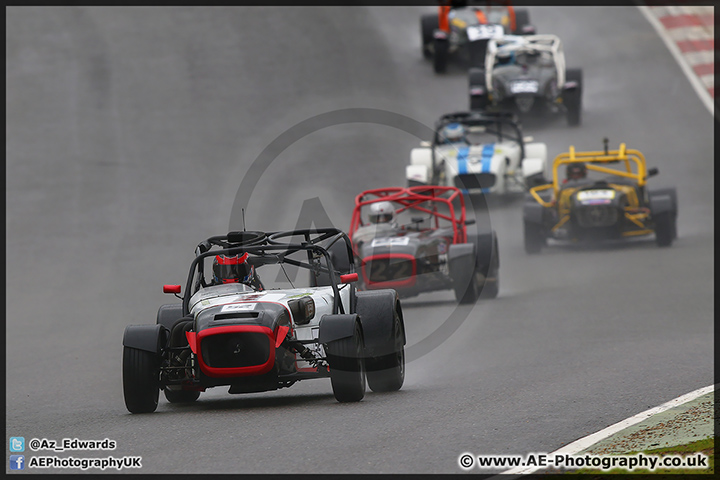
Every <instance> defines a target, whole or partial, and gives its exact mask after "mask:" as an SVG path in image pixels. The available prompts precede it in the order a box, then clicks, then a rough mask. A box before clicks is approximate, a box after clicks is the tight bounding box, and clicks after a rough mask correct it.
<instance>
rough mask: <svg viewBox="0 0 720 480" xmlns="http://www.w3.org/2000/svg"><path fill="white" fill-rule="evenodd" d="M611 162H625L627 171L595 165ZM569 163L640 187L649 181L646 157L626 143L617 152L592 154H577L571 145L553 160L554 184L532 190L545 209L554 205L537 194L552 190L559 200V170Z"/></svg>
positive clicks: (593, 152) (592, 152)
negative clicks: (625, 179)
mask: <svg viewBox="0 0 720 480" xmlns="http://www.w3.org/2000/svg"><path fill="white" fill-rule="evenodd" d="M610 162H623V163H624V167H625V169H624V170H620V169H615V168H608V167H605V166H602V165H595V163H600V164H602V163H610ZM631 162H632V163H631ZM569 163H584V164H585V165H586V167H587V169H588V170H594V171H596V172H601V173H607V174H609V175H617V176H620V177H626V178H631V179H633V180H635V181H636V182H637V184H638V186H639V187H643V186H645V180H646V179H647V168H646V166H645V156H644V155H643V154H642V153H641V152H640V151H639V150H634V149H627V148H626V147H625V144H624V143H621V144H620V148H619V149H617V150H609V151H607V150H606V151H591V152H576V151H575V147H574V146H572V145H571V146H570V150H569V151H568V152H564V153H561V154H560V155H558V156H557V157H555V160H553V182H552V183H548V184H546V185H539V186H537V187H533V188H531V189H530V194H531V195H532V196H533V198H534V199H535V200H536V201H537V202H538V203H539V204H540V205H542V206H543V207H546V208H551V207H552V206H553V204H552V203H548V202H546V201H544V200H543V199H542V198H541V197H540V195H538V193H537V192H540V191H542V190H547V189H549V188H552V189H553V192H554V197H555V198H557V197H558V192H559V191H560V181H559V180H558V168H560V166H562V165H567V164H569ZM633 163H634V164H635V165H636V166H637V170H636V171H633Z"/></svg>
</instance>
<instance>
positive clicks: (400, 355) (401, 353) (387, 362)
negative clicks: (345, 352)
mask: <svg viewBox="0 0 720 480" xmlns="http://www.w3.org/2000/svg"><path fill="white" fill-rule="evenodd" d="M393 324H394V326H393V331H394V332H395V333H394V336H393V342H394V344H393V353H391V354H389V355H385V356H383V357H379V358H368V359H367V360H366V361H365V367H366V370H367V372H366V373H367V383H368V386H369V387H370V390H372V391H373V392H394V391H397V390H400V388H401V387H402V385H403V382H404V381H405V345H403V337H404V335H403V327H402V322H401V321H400V315H399V314H398V312H397V310H395V315H394V318H393Z"/></svg>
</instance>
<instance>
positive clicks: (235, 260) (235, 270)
mask: <svg viewBox="0 0 720 480" xmlns="http://www.w3.org/2000/svg"><path fill="white" fill-rule="evenodd" d="M247 260H248V253H247V252H245V253H244V254H242V255H239V254H238V255H215V259H214V260H213V285H223V284H227V283H242V284H244V285H247V286H249V287H250V288H252V289H253V290H263V286H262V283H261V282H260V278H258V276H257V275H255V266H254V265H250V264H249V263H248V261H247Z"/></svg>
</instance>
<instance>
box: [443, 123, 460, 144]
mask: <svg viewBox="0 0 720 480" xmlns="http://www.w3.org/2000/svg"><path fill="white" fill-rule="evenodd" d="M442 135H443V137H445V141H446V142H447V143H455V142H462V141H463V140H464V139H465V127H463V126H462V125H460V124H459V123H448V124H447V125H445V127H444V128H443V130H442Z"/></svg>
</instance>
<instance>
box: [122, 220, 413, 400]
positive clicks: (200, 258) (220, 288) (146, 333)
mask: <svg viewBox="0 0 720 480" xmlns="http://www.w3.org/2000/svg"><path fill="white" fill-rule="evenodd" d="M328 249H332V250H333V252H334V255H335V256H337V255H339V254H344V256H345V259H344V261H343V264H344V267H343V269H344V270H343V271H338V270H337V269H336V266H335V265H334V263H333V259H332V256H331V255H330V253H329V251H328ZM241 253H242V254H245V253H247V254H248V260H247V262H248V264H249V265H251V266H252V267H253V268H254V269H255V271H256V273H257V277H256V278H257V279H258V280H257V281H258V284H257V285H258V286H254V287H250V286H248V285H245V284H242V283H226V284H220V285H216V284H214V283H213V281H212V280H211V278H212V277H211V275H212V260H213V259H214V258H215V256H216V255H220V254H222V255H236V254H241ZM195 254H196V257H195V259H194V260H193V261H192V263H191V266H190V273H189V275H188V279H187V283H186V285H185V295H184V296H183V297H181V299H182V302H181V303H178V304H168V305H163V306H162V307H160V309H159V311H158V316H157V323H156V324H155V325H130V326H128V327H127V328H126V330H125V335H124V338H123V345H124V356H123V387H124V394H125V402H126V406H127V407H128V410H130V411H131V412H133V413H143V412H151V411H154V410H155V409H156V407H157V398H158V392H159V390H160V389H162V390H164V391H165V396H166V398H167V399H168V400H169V401H170V402H173V403H175V402H187V401H194V400H195V399H197V397H198V395H199V392H201V391H205V389H207V388H211V387H216V386H229V387H230V388H229V393H248V392H261V391H268V390H275V389H278V388H283V387H289V386H291V385H293V384H294V383H295V382H297V381H300V380H305V379H313V378H323V377H330V378H331V381H332V387H333V392H334V393H335V396H336V398H337V399H338V400H339V401H358V400H360V399H362V397H363V395H364V392H365V377H367V383H368V384H369V385H370V388H371V389H373V390H374V391H390V390H397V389H399V388H400V387H401V386H402V382H403V378H404V344H405V333H404V332H405V330H404V323H403V317H402V309H401V306H400V303H399V300H398V297H397V293H396V292H395V291H393V290H389V289H384V290H380V291H377V292H358V291H357V290H356V288H355V286H354V284H353V282H355V281H356V280H357V274H356V273H355V272H354V264H353V257H352V250H351V244H350V240H349V238H348V237H347V235H345V234H344V233H343V232H341V231H340V230H337V229H333V228H328V229H316V230H295V231H288V232H274V233H264V232H245V231H243V232H231V233H229V234H227V235H223V236H216V237H211V238H209V239H207V240H205V241H204V242H202V243H200V244H199V245H198V247H197V248H196V251H195ZM271 267H272V268H271ZM278 267H279V269H278ZM293 268H295V274H296V275H295V277H296V278H295V280H294V281H293V280H291V278H290V277H289V276H288V269H291V270H292V269H293ZM303 270H304V271H305V272H307V276H306V277H305V276H301V280H302V279H306V280H307V286H304V287H299V286H295V285H294V282H298V277H297V273H298V272H299V271H303ZM266 271H272V272H273V273H276V274H277V278H278V279H280V278H283V277H282V275H284V279H286V280H287V283H289V287H287V288H267V286H266V285H263V283H262V282H261V281H260V280H259V279H260V278H262V275H263V272H266ZM291 273H292V271H291ZM268 278H270V280H272V278H273V276H272V275H269V276H268V275H266V277H265V280H268ZM275 283H281V282H280V281H279V280H276V281H275ZM282 283H285V282H284V280H283V282H282ZM164 291H165V292H166V293H175V294H176V295H177V294H179V293H180V291H181V286H180V285H166V286H165V287H164ZM366 374H367V375H366Z"/></svg>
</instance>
